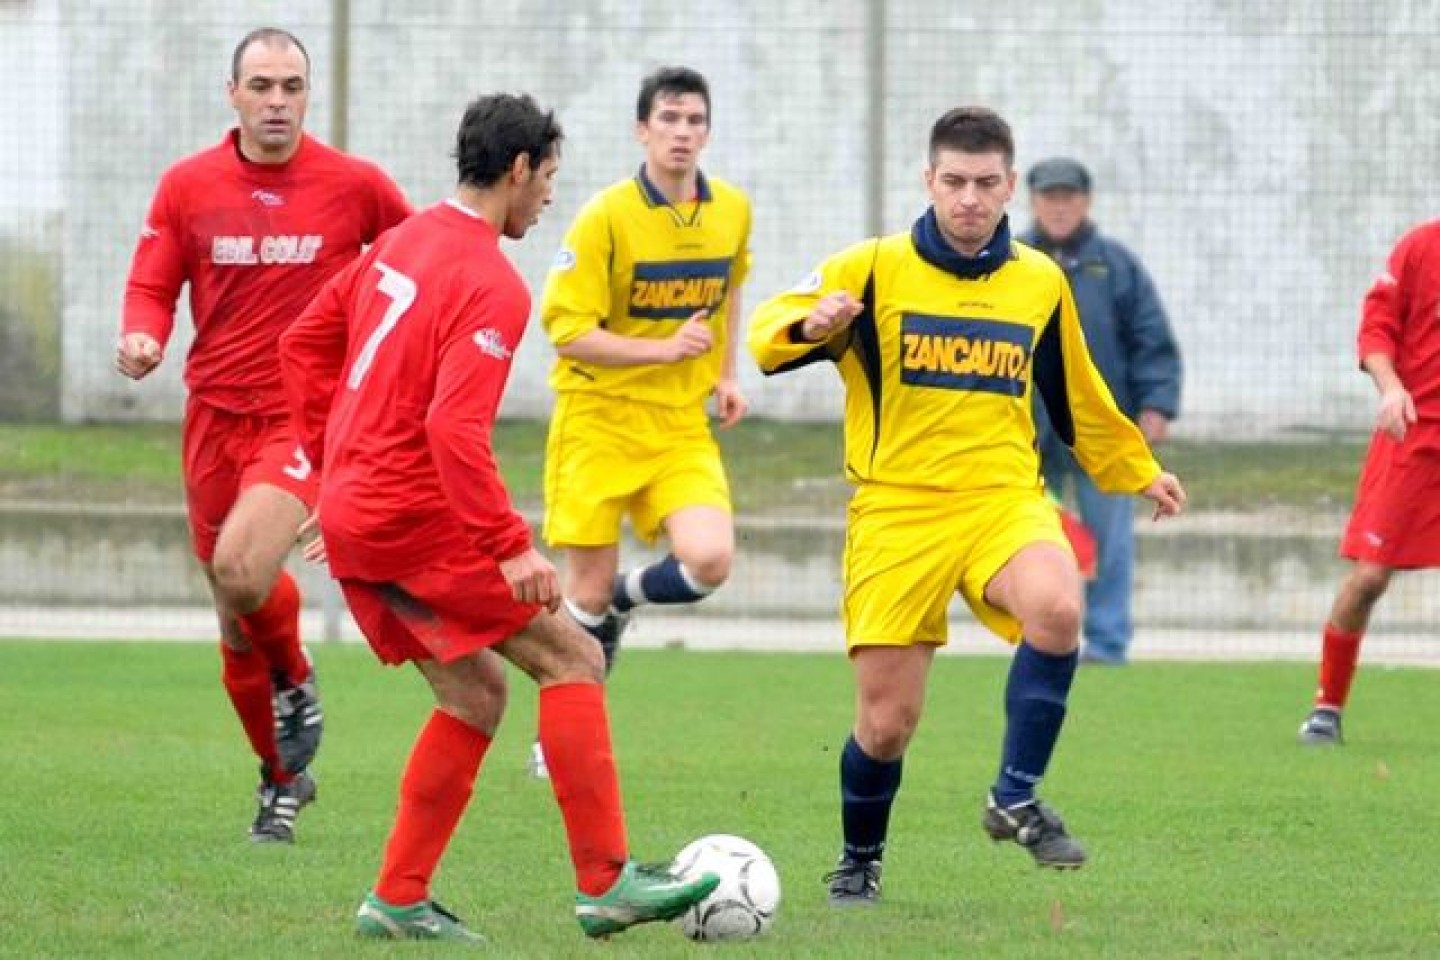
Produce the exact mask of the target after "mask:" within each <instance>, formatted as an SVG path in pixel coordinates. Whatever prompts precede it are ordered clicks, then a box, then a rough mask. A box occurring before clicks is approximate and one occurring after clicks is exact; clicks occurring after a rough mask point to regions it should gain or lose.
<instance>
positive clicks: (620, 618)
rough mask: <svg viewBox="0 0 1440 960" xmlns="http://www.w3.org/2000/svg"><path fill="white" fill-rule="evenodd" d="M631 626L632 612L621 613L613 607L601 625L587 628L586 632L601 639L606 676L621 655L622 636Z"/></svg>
mask: <svg viewBox="0 0 1440 960" xmlns="http://www.w3.org/2000/svg"><path fill="white" fill-rule="evenodd" d="M629 626H630V614H628V613H621V612H620V611H618V610H616V609H615V608H613V607H612V608H610V610H609V611H607V612H606V614H605V619H604V620H603V621H602V622H601V623H600V626H598V627H586V628H585V632H586V633H588V634H590V636H592V637H594V638H595V639H596V640H597V641H599V643H600V651H601V652H602V653H604V654H605V675H606V676H609V675H610V671H611V670H613V669H614V668H615V660H616V659H617V658H618V657H619V656H620V638H621V637H622V636H624V635H625V629H626V628H627V627H629Z"/></svg>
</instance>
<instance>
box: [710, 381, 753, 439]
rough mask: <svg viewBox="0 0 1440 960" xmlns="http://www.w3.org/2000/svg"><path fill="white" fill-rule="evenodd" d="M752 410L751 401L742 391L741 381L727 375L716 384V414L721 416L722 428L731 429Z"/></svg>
mask: <svg viewBox="0 0 1440 960" xmlns="http://www.w3.org/2000/svg"><path fill="white" fill-rule="evenodd" d="M749 411H750V401H749V400H746V399H745V395H744V394H743V393H741V392H740V382H739V381H738V380H736V379H735V378H734V377H727V378H725V379H722V380H721V381H720V382H719V383H717V384H715V414H716V415H717V416H718V417H719V418H720V429H721V430H729V429H730V428H731V427H733V426H735V424H737V423H739V422H740V418H741V417H743V416H745V414H746V413H748V412H749Z"/></svg>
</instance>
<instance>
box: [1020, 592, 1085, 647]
mask: <svg viewBox="0 0 1440 960" xmlns="http://www.w3.org/2000/svg"><path fill="white" fill-rule="evenodd" d="M1084 617H1085V606H1084V602H1083V601H1082V600H1081V599H1080V598H1079V597H1078V596H1072V595H1069V594H1056V595H1055V596H1053V597H1050V598H1049V599H1048V600H1047V602H1046V603H1045V604H1043V605H1042V606H1041V607H1039V608H1038V609H1037V610H1035V611H1034V612H1033V613H1032V615H1031V616H1030V617H1029V618H1027V620H1026V622H1025V624H1024V627H1025V636H1026V638H1027V639H1028V640H1030V642H1031V644H1032V645H1034V646H1036V647H1038V648H1040V649H1042V650H1045V651H1046V652H1048V653H1056V654H1059V653H1068V652H1070V651H1071V650H1073V649H1074V648H1075V647H1076V645H1078V643H1079V638H1080V627H1081V624H1082V623H1083V622H1084Z"/></svg>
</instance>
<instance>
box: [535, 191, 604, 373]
mask: <svg viewBox="0 0 1440 960" xmlns="http://www.w3.org/2000/svg"><path fill="white" fill-rule="evenodd" d="M612 247H613V245H612V242H611V233H610V220H609V213H608V212H607V211H606V209H605V202H604V197H603V195H602V196H598V197H595V198H594V199H592V200H591V201H590V202H589V203H587V204H586V205H585V206H584V207H583V208H582V209H581V211H580V213H579V215H578V216H576V218H575V222H574V223H572V224H571V225H570V230H569V231H568V232H567V233H566V234H565V241H564V243H563V244H562V245H561V247H560V250H559V252H558V253H556V255H555V262H554V263H553V264H551V266H550V273H549V274H548V275H547V276H546V278H545V293H544V296H543V298H542V300H541V304H540V322H541V324H542V325H543V326H544V327H545V333H546V335H547V336H549V337H550V342H551V343H553V344H555V345H556V346H557V347H558V346H563V345H565V344H567V343H570V342H571V341H573V340H577V339H579V338H580V337H582V336H584V335H585V334H587V333H589V332H590V331H591V330H594V329H596V328H597V327H599V326H600V325H601V324H602V323H604V322H605V321H606V320H607V319H609V317H610V309H611V306H610V256H611V253H612Z"/></svg>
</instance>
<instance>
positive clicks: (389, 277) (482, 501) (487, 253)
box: [280, 202, 531, 581]
mask: <svg viewBox="0 0 1440 960" xmlns="http://www.w3.org/2000/svg"><path fill="white" fill-rule="evenodd" d="M529 316H530V294H529V292H528V291H527V290H526V288H525V283H524V281H523V280H522V279H521V278H520V275H519V274H518V273H517V272H516V270H515V268H514V267H513V266H512V265H511V263H510V261H509V260H507V259H506V258H505V256H504V255H503V254H502V253H501V252H500V246H499V234H498V233H497V232H496V230H495V228H494V227H492V226H491V225H490V224H489V223H488V222H487V221H485V220H482V219H481V218H480V217H478V216H476V215H474V214H473V213H471V212H469V211H468V210H466V209H465V208H464V207H462V206H460V205H459V204H457V203H453V202H446V203H441V204H436V205H435V206H433V207H431V208H429V209H428V210H425V211H423V212H421V213H418V214H416V215H415V216H413V217H411V218H410V219H409V220H407V221H405V223H403V224H401V225H400V226H399V227H396V228H395V229H394V230H391V231H390V232H389V233H387V234H386V235H385V236H383V237H381V238H380V240H379V241H377V242H376V244H375V245H374V246H373V247H371V248H370V249H369V250H368V251H366V253H365V254H364V255H363V256H361V257H360V258H359V259H358V260H356V261H354V263H352V264H351V265H350V266H349V267H347V268H346V269H345V270H343V271H342V272H341V273H340V274H339V275H338V276H337V277H335V278H334V279H333V280H331V281H330V282H329V283H328V284H326V286H325V288H324V289H323V290H322V291H321V292H320V295H319V296H317V297H316V298H315V300H314V301H313V302H312V303H311V304H310V306H309V307H308V308H306V310H305V312H304V313H303V314H302V315H301V316H300V318H299V319H298V320H296V321H295V323H294V324H292V325H291V326H290V328H289V329H288V330H286V331H285V333H284V335H283V336H282V337H281V338H280V366H281V370H282V373H283V376H284V383H285V394H286V398H287V399H288V400H289V404H290V413H291V418H292V419H293V421H294V423H295V425H296V428H297V430H298V432H299V434H300V445H301V446H302V447H303V448H304V450H305V453H306V455H307V456H308V457H309V458H310V461H311V463H312V464H313V465H314V466H315V468H316V469H317V470H319V471H320V475H321V482H320V503H319V508H318V509H319V512H320V524H321V531H322V533H323V534H324V538H325V548H326V553H327V556H328V559H329V564H330V571H331V573H332V574H333V575H334V576H335V577H337V578H346V577H348V578H354V579H360V580H372V581H391V580H398V579H400V578H402V577H406V576H410V575H413V574H415V573H417V572H419V571H420V570H422V569H424V568H425V567H427V566H430V565H431V564H432V563H433V562H434V561H435V560H436V558H439V557H443V556H446V555H447V554H450V553H452V552H453V551H455V550H457V549H458V550H465V549H471V550H478V551H480V552H481V553H483V554H485V555H486V556H489V557H492V558H493V559H495V560H496V561H502V560H508V559H510V558H511V557H514V556H518V555H519V554H521V553H523V552H524V551H526V550H528V549H529V548H530V545H531V539H530V529H529V526H528V525H527V524H526V522H525V519H524V518H523V517H521V516H520V515H519V514H518V513H516V511H515V510H514V508H513V507H512V506H511V505H510V497H509V494H508V493H507V492H506V490H505V486H504V484H503V483H502V482H501V479H500V471H499V468H498V466H497V465H496V462H495V455H494V453H493V451H492V450H491V442H490V437H491V432H492V428H493V426H494V423H495V416H496V413H497V411H498V409H499V406H500V398H501V396H502V394H503V392H504V389H505V381H506V379H507V378H508V377H509V375H510V365H511V358H512V357H513V355H514V351H515V348H516V347H517V346H518V345H519V343H520V338H521V337H522V336H523V335H524V332H525V324H526V322H527V320H528V319H529Z"/></svg>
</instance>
